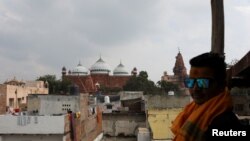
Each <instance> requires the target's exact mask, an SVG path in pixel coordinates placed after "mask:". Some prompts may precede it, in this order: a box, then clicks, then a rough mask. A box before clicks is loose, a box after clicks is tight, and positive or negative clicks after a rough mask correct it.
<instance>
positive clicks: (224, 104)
mask: <svg viewBox="0 0 250 141" xmlns="http://www.w3.org/2000/svg"><path fill="white" fill-rule="evenodd" d="M230 108H232V99H231V97H230V95H229V93H228V92H227V91H225V92H223V93H221V94H219V95H217V96H215V97H213V98H211V99H209V100H208V101H207V102H205V103H203V104H202V105H197V104H195V103H194V102H191V103H189V104H188V105H187V106H186V107H185V108H184V110H183V111H182V112H181V113H180V114H179V115H178V116H177V117H176V119H175V120H174V121H173V125H172V127H171V130H172V132H173V133H174V135H175V138H174V140H173V141H202V140H204V139H203V138H204V134H205V132H206V130H207V128H208V126H209V124H210V123H211V122H212V121H213V119H214V118H215V117H216V116H218V115H219V114H221V113H223V112H224V111H226V110H229V109H230Z"/></svg>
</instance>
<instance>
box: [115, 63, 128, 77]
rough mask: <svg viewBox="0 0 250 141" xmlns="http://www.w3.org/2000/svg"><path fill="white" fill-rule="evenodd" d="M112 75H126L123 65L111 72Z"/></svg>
mask: <svg viewBox="0 0 250 141" xmlns="http://www.w3.org/2000/svg"><path fill="white" fill-rule="evenodd" d="M113 74H114V75H128V71H127V70H126V69H125V67H124V65H123V64H122V63H120V64H119V65H118V66H117V67H116V68H115V69H114V72H113Z"/></svg>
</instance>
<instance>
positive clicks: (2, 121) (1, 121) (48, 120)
mask: <svg viewBox="0 0 250 141" xmlns="http://www.w3.org/2000/svg"><path fill="white" fill-rule="evenodd" d="M66 118H67V116H65V115H62V116H12V115H0V125H1V128H0V134H64V133H65V132H67V131H65V129H66V128H65V119H66Z"/></svg>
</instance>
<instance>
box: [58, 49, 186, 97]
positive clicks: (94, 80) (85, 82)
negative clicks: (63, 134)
mask: <svg viewBox="0 0 250 141" xmlns="http://www.w3.org/2000/svg"><path fill="white" fill-rule="evenodd" d="M173 72H174V75H168V74H167V72H166V71H164V73H163V76H162V77H161V80H162V81H167V82H171V83H174V84H178V85H179V86H180V88H181V89H185V87H184V83H183V80H184V78H186V77H187V70H186V67H185V65H184V61H183V57H182V54H181V53H180V51H179V52H178V54H177V56H176V61H175V66H174V68H173ZM133 75H137V69H136V67H134V68H133V69H132V71H131V73H129V72H128V71H127V70H126V68H125V66H124V65H123V64H122V63H121V62H120V64H119V65H117V67H116V68H115V69H114V70H113V74H111V68H110V66H109V65H108V64H107V63H106V62H105V61H104V60H103V59H102V57H100V58H99V59H98V60H97V61H96V62H95V64H93V65H92V66H91V67H90V69H87V68H85V67H84V66H82V64H81V63H80V62H79V64H78V65H77V66H76V67H75V68H74V69H72V70H68V71H67V69H66V68H65V67H63V68H62V79H63V80H64V79H65V80H69V81H71V82H73V84H75V85H77V86H78V87H79V91H80V92H81V93H95V92H96V91H97V89H98V88H100V87H105V88H108V89H109V90H115V89H116V90H122V88H123V86H124V85H125V84H126V82H127V81H128V80H129V79H130V78H131V77H132V76H133Z"/></svg>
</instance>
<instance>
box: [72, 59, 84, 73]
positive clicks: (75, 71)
mask: <svg viewBox="0 0 250 141" xmlns="http://www.w3.org/2000/svg"><path fill="white" fill-rule="evenodd" d="M71 74H72V75H87V74H88V69H86V68H85V67H84V66H82V64H81V63H80V62H79V64H78V65H77V67H75V68H74V69H73V70H72V72H71Z"/></svg>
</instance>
